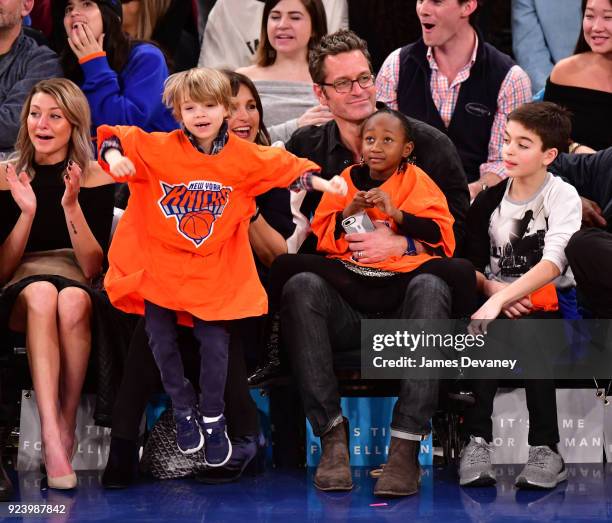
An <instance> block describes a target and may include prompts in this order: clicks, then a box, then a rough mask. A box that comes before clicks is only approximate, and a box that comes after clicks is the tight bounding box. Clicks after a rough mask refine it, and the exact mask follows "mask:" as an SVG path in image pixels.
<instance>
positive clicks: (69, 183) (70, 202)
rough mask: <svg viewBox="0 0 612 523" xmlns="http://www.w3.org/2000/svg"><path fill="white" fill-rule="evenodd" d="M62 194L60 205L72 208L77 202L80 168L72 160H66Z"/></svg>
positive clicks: (79, 187)
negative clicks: (66, 165)
mask: <svg viewBox="0 0 612 523" xmlns="http://www.w3.org/2000/svg"><path fill="white" fill-rule="evenodd" d="M64 185H65V186H66V188H65V190H64V196H62V207H63V208H64V209H71V208H74V207H75V206H76V205H77V204H78V203H79V191H80V190H81V168H80V167H79V166H78V165H77V164H76V163H74V162H73V161H72V160H69V161H68V167H67V168H66V174H64Z"/></svg>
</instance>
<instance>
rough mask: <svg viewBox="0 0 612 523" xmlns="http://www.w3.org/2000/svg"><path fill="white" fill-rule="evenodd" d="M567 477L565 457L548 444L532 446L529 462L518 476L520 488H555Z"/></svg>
mask: <svg viewBox="0 0 612 523" xmlns="http://www.w3.org/2000/svg"><path fill="white" fill-rule="evenodd" d="M566 479H567V469H566V468H565V462H564V461H563V458H562V457H561V456H560V455H559V454H557V453H556V452H555V451H553V450H552V449H551V448H550V447H548V446H541V447H530V448H529V459H528V460H527V464H526V465H525V467H524V468H523V470H522V471H521V473H520V474H519V475H518V476H517V478H516V486H517V487H518V488H536V489H537V488H541V489H551V488H555V487H556V486H557V485H558V484H559V483H561V482H562V481H565V480H566Z"/></svg>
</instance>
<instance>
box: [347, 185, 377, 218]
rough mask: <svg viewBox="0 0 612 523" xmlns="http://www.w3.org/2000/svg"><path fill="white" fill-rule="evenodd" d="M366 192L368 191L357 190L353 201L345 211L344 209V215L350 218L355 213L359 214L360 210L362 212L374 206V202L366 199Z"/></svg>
mask: <svg viewBox="0 0 612 523" xmlns="http://www.w3.org/2000/svg"><path fill="white" fill-rule="evenodd" d="M366 194H367V193H366V191H357V192H356V193H355V197H354V198H353V201H352V202H351V203H349V204H348V205H347V206H346V208H345V209H344V211H342V217H343V218H348V217H349V216H352V215H353V214H357V213H358V212H361V211H363V210H364V209H369V208H370V207H372V204H371V203H368V202H367V201H366V199H365V195H366Z"/></svg>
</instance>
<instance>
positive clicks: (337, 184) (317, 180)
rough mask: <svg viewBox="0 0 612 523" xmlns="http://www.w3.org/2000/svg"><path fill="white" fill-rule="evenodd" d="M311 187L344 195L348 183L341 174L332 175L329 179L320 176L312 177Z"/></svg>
mask: <svg viewBox="0 0 612 523" xmlns="http://www.w3.org/2000/svg"><path fill="white" fill-rule="evenodd" d="M312 188H313V189H314V190H315V191H321V192H328V193H330V194H337V195H339V196H344V195H345V194H346V193H347V191H348V185H346V181H345V180H344V178H342V176H334V177H333V178H332V179H331V180H326V179H325V178H321V177H320V176H313V177H312Z"/></svg>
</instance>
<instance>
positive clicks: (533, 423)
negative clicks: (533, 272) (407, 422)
mask: <svg viewBox="0 0 612 523" xmlns="http://www.w3.org/2000/svg"><path fill="white" fill-rule="evenodd" d="M500 318H501V317H500ZM504 318H505V316H504ZM525 318H531V319H555V318H557V319H558V318H560V315H559V314H558V313H550V312H544V313H543V312H540V313H538V312H534V313H532V314H530V315H529V316H526V317H525ZM506 321H512V320H506ZM470 383H471V389H472V392H473V393H474V397H475V399H476V403H475V404H474V406H473V407H470V408H469V409H467V410H466V412H465V416H464V424H463V430H462V432H463V435H464V437H465V439H468V438H469V436H475V437H481V438H484V439H485V440H486V441H488V442H491V441H493V421H492V420H491V416H492V414H493V400H494V399H495V393H496V392H497V387H498V385H499V380H472V381H471V382H470ZM524 384H525V385H524V386H525V395H526V397H527V410H528V411H529V436H528V443H529V445H531V446H532V447H533V446H540V445H550V446H554V445H556V444H557V443H558V442H559V425H558V422H557V397H556V387H555V382H554V380H544V379H543V380H524Z"/></svg>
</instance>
